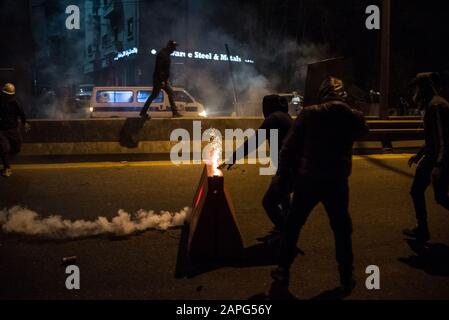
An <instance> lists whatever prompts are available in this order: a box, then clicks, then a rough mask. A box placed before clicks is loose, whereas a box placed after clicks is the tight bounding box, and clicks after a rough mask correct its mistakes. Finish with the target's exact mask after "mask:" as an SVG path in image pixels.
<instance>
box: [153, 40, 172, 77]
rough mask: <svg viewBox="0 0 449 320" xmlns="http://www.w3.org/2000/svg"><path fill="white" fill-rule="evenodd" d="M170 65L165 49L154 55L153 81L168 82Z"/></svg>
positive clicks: (168, 55)
mask: <svg viewBox="0 0 449 320" xmlns="http://www.w3.org/2000/svg"><path fill="white" fill-rule="evenodd" d="M170 63H171V59H170V53H169V52H168V49H167V48H163V49H162V50H161V51H159V52H158V54H157V55H156V65H155V67H154V73H153V81H155V82H162V81H165V82H167V81H168V78H169V77H170Z"/></svg>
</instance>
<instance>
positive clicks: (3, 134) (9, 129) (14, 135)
mask: <svg viewBox="0 0 449 320" xmlns="http://www.w3.org/2000/svg"><path fill="white" fill-rule="evenodd" d="M15 93H16V88H15V87H14V85H13V84H12V83H7V84H5V86H4V87H3V89H2V92H1V93H0V157H1V160H2V163H3V170H2V171H1V175H2V176H3V177H5V178H8V177H10V176H11V175H12V170H11V165H10V163H9V155H10V154H18V153H19V152H20V149H21V146H22V137H21V134H20V129H19V120H20V121H21V123H22V125H23V126H24V127H25V130H26V131H28V130H29V129H30V125H29V124H28V123H27V121H26V116H25V112H23V109H22V106H21V105H20V104H19V102H18V101H17V99H16V96H15Z"/></svg>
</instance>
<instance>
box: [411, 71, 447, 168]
mask: <svg viewBox="0 0 449 320" xmlns="http://www.w3.org/2000/svg"><path fill="white" fill-rule="evenodd" d="M439 81H440V77H439V75H438V74H437V73H421V74H418V75H417V77H416V79H415V84H416V85H417V86H418V88H419V90H420V91H422V92H421V93H420V94H422V95H425V94H424V93H423V92H426V93H427V94H430V98H428V100H427V101H429V103H428V104H427V106H426V109H425V115H424V121H423V122H424V139H425V145H424V147H423V148H422V149H421V151H420V152H419V154H420V156H422V155H426V156H427V157H428V158H429V159H431V161H433V162H434V165H435V166H442V165H443V164H448V162H449V103H448V101H447V100H446V99H445V98H443V97H442V96H440V95H438V93H437V91H436V88H435V84H437V83H438V82H439Z"/></svg>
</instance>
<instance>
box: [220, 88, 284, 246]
mask: <svg viewBox="0 0 449 320" xmlns="http://www.w3.org/2000/svg"><path fill="white" fill-rule="evenodd" d="M262 107H263V115H264V118H265V120H264V122H263V123H262V125H261V126H260V127H259V129H258V130H267V132H266V138H267V140H268V143H270V130H272V129H273V130H278V145H279V149H280V147H281V146H282V142H283V141H284V139H285V137H286V136H287V133H288V131H289V130H290V128H291V126H292V123H293V120H292V118H291V117H290V115H289V114H288V102H287V99H285V98H283V97H281V96H279V95H268V96H265V97H264V98H263V102H262ZM255 138H256V146H259V145H260V144H261V143H263V142H264V141H260V140H259V139H258V133H257V132H256V137H255ZM248 146H249V142H248V140H246V141H245V143H244V144H243V145H242V146H241V147H240V148H239V149H238V150H236V151H235V152H234V153H233V155H232V158H231V159H229V160H228V161H227V163H228V164H226V163H225V164H223V165H222V166H221V167H225V166H226V165H227V166H228V170H229V169H230V168H231V167H232V166H233V165H234V164H235V163H236V161H237V160H239V159H237V155H238V154H239V153H242V152H239V151H240V150H242V148H243V157H246V156H247V155H248V154H249V153H250V152H251V151H253V150H249V147H248ZM278 159H279V157H278ZM262 205H263V207H264V209H265V211H266V213H267V215H268V217H269V218H270V220H271V222H273V225H274V229H273V231H272V232H271V233H272V234H271V235H270V236H268V237H264V238H259V239H260V240H261V241H266V242H268V243H271V244H276V242H278V241H279V239H280V233H281V231H282V230H283V228H284V224H285V218H286V215H287V211H288V209H289V205H290V192H288V191H285V192H284V191H283V190H281V188H280V185H279V176H278V175H277V174H276V175H275V176H274V177H273V179H272V181H271V183H270V186H269V187H268V190H267V191H266V193H265V195H264V197H263V200H262Z"/></svg>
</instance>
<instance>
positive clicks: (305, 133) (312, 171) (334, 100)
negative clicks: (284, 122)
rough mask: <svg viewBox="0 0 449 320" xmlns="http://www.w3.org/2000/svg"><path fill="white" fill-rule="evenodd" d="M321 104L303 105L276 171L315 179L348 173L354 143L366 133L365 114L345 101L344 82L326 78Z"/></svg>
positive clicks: (284, 174) (342, 176) (337, 177)
mask: <svg viewBox="0 0 449 320" xmlns="http://www.w3.org/2000/svg"><path fill="white" fill-rule="evenodd" d="M320 98H321V100H322V101H323V102H322V104H320V105H314V106H309V107H306V108H304V109H303V110H302V112H301V114H300V115H299V116H298V118H297V119H296V121H295V122H294V124H293V127H292V130H291V131H290V133H289V135H288V136H287V138H286V140H285V142H284V145H283V147H282V150H281V153H280V163H279V172H280V175H281V178H286V179H288V178H289V176H291V175H292V174H299V175H300V176H306V177H310V178H313V179H318V180H323V179H324V180H329V179H330V180H332V179H340V178H347V177H349V176H350V174H351V169H352V154H353V150H352V149H353V143H354V142H355V141H356V140H357V139H358V138H360V137H361V136H363V135H364V134H366V133H367V132H368V127H367V125H366V122H365V119H364V116H363V114H362V113H361V112H359V111H356V110H354V109H351V108H350V106H349V105H348V104H347V103H346V102H345V100H346V92H345V91H344V86H343V82H342V81H341V80H339V79H336V78H333V77H328V79H326V80H325V81H324V82H323V84H322V85H321V88H320Z"/></svg>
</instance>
